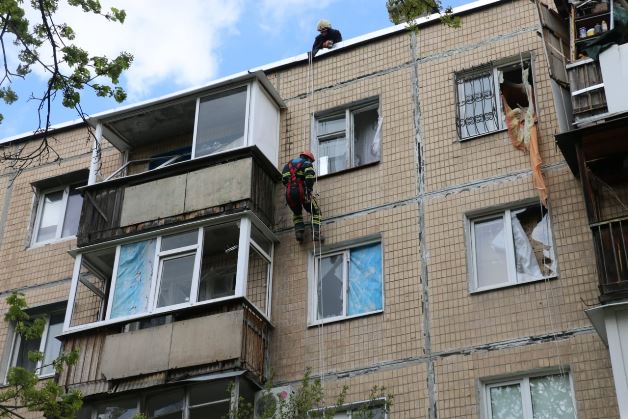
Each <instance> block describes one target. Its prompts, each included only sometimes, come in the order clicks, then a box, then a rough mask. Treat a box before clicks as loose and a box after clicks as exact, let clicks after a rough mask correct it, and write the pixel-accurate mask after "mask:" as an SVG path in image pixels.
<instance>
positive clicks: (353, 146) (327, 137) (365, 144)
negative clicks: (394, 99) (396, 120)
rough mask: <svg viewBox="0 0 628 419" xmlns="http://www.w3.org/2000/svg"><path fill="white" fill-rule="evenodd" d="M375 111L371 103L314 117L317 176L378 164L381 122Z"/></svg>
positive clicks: (372, 101)
mask: <svg viewBox="0 0 628 419" xmlns="http://www.w3.org/2000/svg"><path fill="white" fill-rule="evenodd" d="M378 108H379V103H378V100H377V99H375V100H368V101H362V102H360V103H358V104H355V105H352V106H349V107H345V108H343V109H340V110H333V111H328V112H324V113H321V114H319V115H317V116H316V124H315V130H316V133H315V138H316V144H315V146H314V149H315V150H316V151H317V153H316V157H317V160H316V161H317V165H318V166H317V169H318V174H319V175H326V174H328V173H334V172H339V171H341V170H345V169H349V168H352V167H358V166H363V165H365V164H369V163H373V162H377V161H379V159H380V143H381V123H382V120H381V118H380V117H379V110H378Z"/></svg>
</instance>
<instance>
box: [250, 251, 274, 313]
mask: <svg viewBox="0 0 628 419" xmlns="http://www.w3.org/2000/svg"><path fill="white" fill-rule="evenodd" d="M269 266H270V263H268V262H267V261H266V259H265V258H264V257H263V256H262V255H261V254H260V253H258V251H257V250H255V248H253V246H251V248H250V250H249V272H248V281H247V283H246V288H247V289H246V297H247V298H248V299H249V301H251V302H252V303H253V304H254V305H255V306H256V307H257V308H258V309H259V310H260V311H261V312H262V313H265V312H266V290H267V285H268V271H269Z"/></svg>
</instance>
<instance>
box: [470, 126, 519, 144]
mask: <svg viewBox="0 0 628 419" xmlns="http://www.w3.org/2000/svg"><path fill="white" fill-rule="evenodd" d="M502 132H508V128H501V129H498V130H496V131H491V132H486V133H484V134H478V135H473V136H471V137H466V138H458V142H459V143H466V142H467V141H473V140H476V139H478V138H482V137H487V136H489V135H492V134H500V133H502Z"/></svg>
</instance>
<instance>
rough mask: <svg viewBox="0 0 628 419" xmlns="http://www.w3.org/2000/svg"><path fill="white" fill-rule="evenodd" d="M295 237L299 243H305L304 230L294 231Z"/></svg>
mask: <svg viewBox="0 0 628 419" xmlns="http://www.w3.org/2000/svg"><path fill="white" fill-rule="evenodd" d="M294 236H295V238H296V239H297V241H298V242H299V243H303V230H294Z"/></svg>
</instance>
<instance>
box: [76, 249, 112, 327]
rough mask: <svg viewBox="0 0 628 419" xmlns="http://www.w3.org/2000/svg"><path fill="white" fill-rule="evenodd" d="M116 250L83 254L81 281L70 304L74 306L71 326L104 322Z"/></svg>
mask: <svg viewBox="0 0 628 419" xmlns="http://www.w3.org/2000/svg"><path fill="white" fill-rule="evenodd" d="M115 250H116V249H115V247H110V248H109V249H103V250H98V251H95V252H88V253H83V255H82V259H81V271H80V274H79V275H80V281H79V282H78V283H77V284H76V295H75V297H74V302H70V303H73V305H74V307H73V308H72V318H71V319H70V326H78V325H82V324H88V323H93V322H96V321H99V320H104V314H103V312H104V311H105V310H106V305H105V304H103V302H104V299H105V294H106V292H107V284H110V283H111V278H112V273H113V266H114V264H115ZM85 284H88V285H85Z"/></svg>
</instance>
